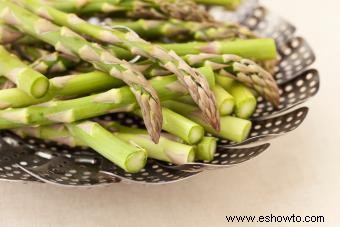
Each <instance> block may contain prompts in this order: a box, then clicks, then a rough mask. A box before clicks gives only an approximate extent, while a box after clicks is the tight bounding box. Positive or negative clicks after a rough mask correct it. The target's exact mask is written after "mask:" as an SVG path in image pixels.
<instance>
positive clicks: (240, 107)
mask: <svg viewBox="0 0 340 227" xmlns="http://www.w3.org/2000/svg"><path fill="white" fill-rule="evenodd" d="M229 91H230V94H231V95H232V96H233V97H234V99H235V114H236V116H237V117H239V118H243V119H248V118H250V117H251V115H252V114H253V113H254V112H255V109H256V105H257V100H256V97H255V96H254V94H253V93H252V92H251V91H250V89H249V88H247V87H245V86H244V85H242V84H241V83H239V82H236V81H235V83H234V85H233V86H231V88H230V90H229Z"/></svg>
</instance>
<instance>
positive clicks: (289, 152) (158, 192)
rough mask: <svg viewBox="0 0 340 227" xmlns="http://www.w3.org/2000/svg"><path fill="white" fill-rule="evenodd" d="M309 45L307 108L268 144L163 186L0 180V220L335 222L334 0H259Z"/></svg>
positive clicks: (337, 24) (338, 82)
mask: <svg viewBox="0 0 340 227" xmlns="http://www.w3.org/2000/svg"><path fill="white" fill-rule="evenodd" d="M263 3H264V4H266V5H267V6H268V7H269V8H271V9H272V10H274V11H275V12H277V13H279V14H280V15H282V16H284V17H285V18H287V19H289V20H290V21H292V22H294V24H295V25H296V26H297V27H298V29H299V30H298V33H299V34H301V35H303V36H304V37H306V38H307V40H308V41H309V42H310V44H311V45H312V46H313V48H314V50H315V51H316V54H317V57H318V61H317V63H316V64H315V67H317V68H318V69H319V70H320V73H321V79H322V81H321V82H322V87H321V91H320V93H319V94H318V96H317V97H315V98H314V99H313V100H311V101H310V102H309V103H308V106H309V107H310V109H311V110H310V114H309V115H308V118H307V120H306V121H305V123H304V124H303V125H302V126H301V127H300V128H299V129H298V130H296V131H294V132H293V133H290V134H289V135H287V136H285V137H283V138H280V139H278V140H277V141H275V142H274V143H273V144H272V147H271V149H270V151H269V152H266V153H265V154H263V155H262V156H260V157H258V158H257V159H255V160H253V161H250V162H248V163H246V164H243V165H241V166H239V167H236V168H232V169H226V170H218V171H212V172H208V173H204V174H202V175H200V176H197V177H195V178H192V179H190V180H188V181H184V182H181V183H177V184H173V185H166V186H142V185H126V184H117V185H113V186H109V187H104V188H100V189H91V190H85V189H80V190H74V189H65V188H59V187H55V186H49V185H40V184H21V183H5V182H1V183H0V226H6V227H7V226H11V227H12V226H15V227H16V226H25V227H26V226H27V227H31V226H32V227H40V226H41V227H42V226H44V227H45V226H50V227H59V226H63V227H68V226H72V227H74V226H76V227H77V226H82V227H88V226H91V227H92V226H100V227H106V226H159V227H162V226H289V225H287V224H286V225H283V224H282V225H275V224H270V223H267V224H262V225H257V224H256V223H254V224H236V223H235V224H230V223H227V221H226V220H225V216H226V215H268V214H274V215H291V214H296V215H323V216H325V219H326V223H324V224H303V223H301V224H296V225H291V226H327V227H333V226H334V227H335V226H340V217H339V204H340V196H339V191H340V179H339V173H340V167H339V160H340V150H339V143H340V129H339V128H340V102H339V97H340V13H339V10H340V2H339V1H338V0H323V1H310V0H298V1H296V0H285V1H281V0H280V1H279V0H264V1H263Z"/></svg>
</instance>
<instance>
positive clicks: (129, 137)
mask: <svg viewBox="0 0 340 227" xmlns="http://www.w3.org/2000/svg"><path fill="white" fill-rule="evenodd" d="M99 124H100V125H101V126H103V127H104V128H106V129H107V130H109V131H111V132H113V133H114V135H115V136H116V137H118V138H119V139H121V140H123V141H125V142H127V143H130V144H131V145H133V146H136V145H137V146H139V147H142V148H143V149H145V150H146V151H147V156H148V157H149V158H153V159H157V160H160V161H165V162H171V163H173V164H178V165H182V164H185V163H189V162H193V161H194V158H195V150H196V149H195V147H193V146H189V145H186V144H183V143H179V142H175V141H172V140H170V139H168V138H167V137H166V136H161V137H160V140H159V143H158V144H155V143H154V142H153V141H152V140H151V139H150V137H149V136H148V135H147V131H146V130H143V129H135V128H129V127H125V126H122V125H119V124H118V123H116V122H107V121H104V122H99ZM12 131H13V132H14V133H16V134H17V135H19V136H20V137H23V138H24V137H28V136H29V137H35V138H39V139H44V140H50V141H55V142H58V143H61V144H66V145H68V146H71V147H74V146H87V145H86V144H84V143H83V142H81V140H79V139H78V140H77V139H75V138H74V137H73V136H72V135H71V134H70V133H69V131H68V130H67V128H66V126H65V125H64V124H56V125H50V126H40V127H25V128H18V129H14V130H12ZM201 150H202V149H201ZM202 151H203V150H202Z"/></svg>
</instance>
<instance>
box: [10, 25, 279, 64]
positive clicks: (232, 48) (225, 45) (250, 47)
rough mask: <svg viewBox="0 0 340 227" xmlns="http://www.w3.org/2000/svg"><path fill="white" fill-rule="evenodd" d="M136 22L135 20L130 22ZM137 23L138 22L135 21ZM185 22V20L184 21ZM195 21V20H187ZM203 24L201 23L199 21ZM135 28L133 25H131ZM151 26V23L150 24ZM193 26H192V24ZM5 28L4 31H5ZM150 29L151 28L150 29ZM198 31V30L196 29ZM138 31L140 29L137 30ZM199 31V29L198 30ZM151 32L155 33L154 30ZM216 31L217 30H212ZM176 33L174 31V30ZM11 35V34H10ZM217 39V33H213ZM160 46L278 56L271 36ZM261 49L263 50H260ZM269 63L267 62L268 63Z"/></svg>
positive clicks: (258, 57)
mask: <svg viewBox="0 0 340 227" xmlns="http://www.w3.org/2000/svg"><path fill="white" fill-rule="evenodd" d="M130 23H134V22H130ZM135 23H137V22H135ZM183 23H184V22H183ZM185 23H195V22H185ZM197 24H199V25H201V24H200V23H197ZM130 26H131V27H132V28H133V29H134V27H133V25H130ZM149 26H151V25H149ZM191 27H192V26H191ZM5 30H7V29H5ZM5 30H4V31H5ZM148 30H149V29H148ZM195 31H196V30H195ZM17 32H18V34H17V35H16V37H20V36H22V33H20V31H17ZM137 32H138V30H137ZM196 32H198V31H196ZM150 33H152V34H154V33H155V32H154V31H153V30H151V31H150ZM212 33H215V32H212ZM172 34H174V32H172ZM175 34H176V33H175ZM8 36H10V34H8ZM211 36H212V38H213V39H214V40H215V39H217V38H216V34H211ZM158 45H159V46H160V47H162V48H164V49H166V50H168V51H170V50H173V51H175V52H176V54H178V55H181V56H183V55H188V54H199V53H202V52H203V53H211V54H222V55H223V54H236V55H239V56H240V57H243V58H249V59H252V60H256V61H265V62H266V61H269V62H270V63H271V64H273V60H276V58H277V50H276V44H275V41H274V40H273V39H271V38H257V39H255V38H254V39H238V40H221V41H214V42H187V43H170V44H169V43H168V44H167V43H165V44H164V43H159V44H158ZM258 50H261V51H258ZM112 51H113V52H114V53H115V55H116V56H117V57H119V58H124V59H129V58H132V57H133V54H132V53H131V52H129V51H126V50H124V49H122V48H120V47H116V46H112ZM266 64H267V63H266Z"/></svg>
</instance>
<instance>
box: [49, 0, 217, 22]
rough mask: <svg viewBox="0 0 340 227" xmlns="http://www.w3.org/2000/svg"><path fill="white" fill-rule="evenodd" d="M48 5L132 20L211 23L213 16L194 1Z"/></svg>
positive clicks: (99, 1) (113, 0) (127, 0)
mask: <svg viewBox="0 0 340 227" xmlns="http://www.w3.org/2000/svg"><path fill="white" fill-rule="evenodd" d="M43 3H44V4H46V3H47V4H48V5H50V6H52V7H54V8H57V9H59V10H62V11H65V12H69V13H77V14H87V15H92V14H96V13H111V14H113V13H116V14H119V13H120V14H122V13H123V14H124V15H125V16H127V17H131V18H156V19H166V18H169V17H170V18H178V19H183V20H189V21H211V20H212V18H211V16H210V15H209V14H208V13H207V12H206V11H205V10H201V9H200V8H199V7H198V6H197V5H196V4H195V2H193V1H177V0H122V1H117V0H109V1H104V0H97V1H83V2H81V3H79V1H77V0H69V1H53V0H45V1H43Z"/></svg>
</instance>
